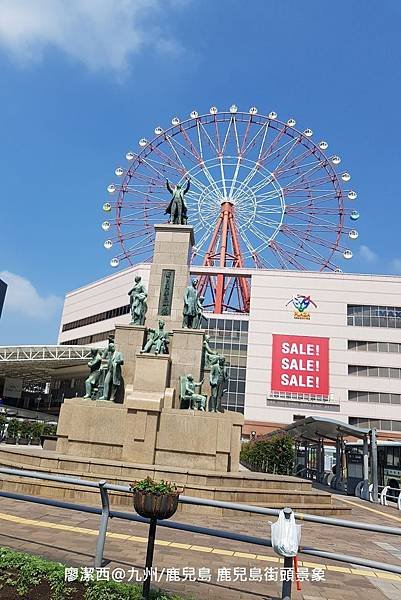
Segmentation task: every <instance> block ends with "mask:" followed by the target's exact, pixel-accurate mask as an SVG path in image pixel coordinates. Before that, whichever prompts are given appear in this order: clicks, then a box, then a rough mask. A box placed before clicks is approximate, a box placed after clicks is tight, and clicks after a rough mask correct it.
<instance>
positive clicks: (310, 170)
mask: <svg viewBox="0 0 401 600" xmlns="http://www.w3.org/2000/svg"><path fill="white" fill-rule="evenodd" d="M315 168H316V167H311V168H310V169H308V170H307V171H305V172H304V173H302V174H301V175H298V177H295V179H293V180H292V181H290V182H288V183H286V186H285V189H287V188H290V189H291V186H292V185H293V184H294V183H295V182H296V181H299V179H302V178H303V177H305V176H306V175H309V174H310V173H313V171H314V170H315ZM319 168H320V167H319ZM330 180H331V177H330V175H328V174H327V173H326V175H325V177H322V178H320V179H317V180H313V179H312V180H310V183H312V182H316V183H317V182H326V181H330Z"/></svg>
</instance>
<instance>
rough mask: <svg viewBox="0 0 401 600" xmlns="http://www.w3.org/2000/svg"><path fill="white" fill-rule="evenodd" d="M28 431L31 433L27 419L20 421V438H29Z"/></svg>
mask: <svg viewBox="0 0 401 600" xmlns="http://www.w3.org/2000/svg"><path fill="white" fill-rule="evenodd" d="M30 433H31V424H30V423H29V421H20V430H19V436H20V439H23V440H29V436H30Z"/></svg>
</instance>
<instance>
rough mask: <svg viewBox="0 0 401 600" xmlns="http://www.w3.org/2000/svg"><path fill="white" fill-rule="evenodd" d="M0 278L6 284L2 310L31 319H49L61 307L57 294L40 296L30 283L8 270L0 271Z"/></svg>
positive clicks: (60, 300)
mask: <svg viewBox="0 0 401 600" xmlns="http://www.w3.org/2000/svg"><path fill="white" fill-rule="evenodd" d="M0 279H3V281H5V282H6V283H7V285H8V288H7V293H6V299H5V303H4V309H3V316H4V312H7V311H10V312H11V311H12V312H15V313H18V314H20V315H23V316H25V317H29V318H33V319H43V320H46V319H50V318H51V317H53V316H54V314H55V313H57V311H58V310H59V309H60V308H61V305H62V302H63V301H62V299H61V298H59V297H58V296H54V295H52V294H51V295H50V296H41V295H40V294H39V292H38V291H37V290H36V289H35V287H34V286H33V285H32V283H31V282H30V281H29V280H28V279H25V277H21V276H20V275H16V274H15V273H10V272H9V271H0Z"/></svg>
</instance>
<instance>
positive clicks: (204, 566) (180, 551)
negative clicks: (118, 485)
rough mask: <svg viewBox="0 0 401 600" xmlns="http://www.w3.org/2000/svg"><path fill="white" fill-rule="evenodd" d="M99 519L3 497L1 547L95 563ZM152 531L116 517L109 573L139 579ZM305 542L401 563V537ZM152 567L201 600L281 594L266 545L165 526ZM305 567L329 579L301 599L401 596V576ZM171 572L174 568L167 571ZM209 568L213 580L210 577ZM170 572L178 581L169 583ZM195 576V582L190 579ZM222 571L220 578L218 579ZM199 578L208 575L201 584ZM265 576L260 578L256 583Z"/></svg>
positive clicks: (238, 526)
mask: <svg viewBox="0 0 401 600" xmlns="http://www.w3.org/2000/svg"><path fill="white" fill-rule="evenodd" d="M340 498H341V497H339V499H340ZM342 501H343V502H348V503H351V504H349V506H352V513H351V514H350V516H349V517H348V518H349V519H352V520H361V521H362V520H363V521H368V522H371V523H380V524H385V525H389V526H395V527H401V515H400V513H398V512H397V510H395V509H394V508H392V507H381V506H376V505H372V504H368V503H363V502H361V501H359V500H356V499H355V498H343V499H342ZM399 515H400V516H399ZM174 520H175V521H181V522H186V523H191V524H197V525H203V526H205V527H215V528H218V529H227V530H232V531H236V532H239V533H245V534H249V535H255V536H260V537H262V536H266V537H269V536H270V531H269V522H268V518H265V517H263V518H259V517H252V518H249V517H243V518H242V519H241V518H238V517H235V518H230V517H223V518H217V517H210V516H206V515H199V514H196V513H195V514H188V513H186V514H178V515H175V516H174ZM98 521H99V517H97V516H94V515H88V514H85V513H80V512H75V511H67V510H62V509H56V508H52V507H47V506H40V505H33V504H27V503H24V502H20V501H14V500H9V499H4V498H0V546H7V547H10V548H13V549H18V550H23V551H26V552H31V553H35V554H39V555H41V556H44V557H47V558H50V559H53V560H57V561H61V562H64V563H66V564H67V565H68V566H70V567H91V566H93V555H94V551H95V546H96V535H97V524H98ZM147 529H148V528H147V525H146V524H142V523H129V522H127V521H121V520H117V519H112V520H111V521H110V526H109V534H108V538H107V542H106V548H105V559H106V560H107V561H109V562H108V564H107V567H108V568H109V569H110V571H113V570H114V569H116V568H122V569H124V570H125V571H126V573H127V574H130V575H129V576H131V577H136V571H135V569H137V570H138V572H140V571H141V570H142V569H143V566H144V561H145V552H146V541H147ZM301 543H302V545H304V546H313V547H315V548H319V549H322V550H330V551H334V552H342V553H344V554H348V555H353V556H360V557H364V558H368V559H372V560H376V561H382V562H385V563H392V564H397V565H398V564H399V565H400V567H401V540H400V539H399V538H398V537H397V536H391V535H381V534H371V533H369V532H363V531H355V530H351V529H345V528H339V527H331V526H322V525H319V524H312V523H303V525H302V541H301ZM154 564H155V566H156V567H157V568H158V570H159V573H160V572H161V571H162V570H163V569H165V571H164V574H163V577H162V580H161V582H160V584H159V586H160V587H162V588H164V589H167V590H170V591H176V592H179V593H180V594H182V595H183V596H189V597H193V598H195V599H196V600H197V599H200V598H201V599H202V600H206V599H207V600H209V599H210V600H212V599H213V600H214V599H219V600H233V599H238V600H248V599H249V600H250V599H251V598H255V599H258V598H259V599H260V600H263V599H277V598H280V587H281V584H280V583H278V582H275V581H265V578H266V576H265V573H269V575H267V577H271V578H273V579H274V575H275V569H276V568H277V567H279V566H280V565H279V563H278V559H277V557H276V556H275V555H274V553H273V551H272V550H271V549H269V548H267V547H266V548H265V547H263V546H255V545H251V544H243V543H239V542H233V541H231V540H224V539H220V538H213V537H210V536H204V535H198V534H190V533H187V532H182V531H173V530H170V529H166V528H162V527H159V528H158V531H157V545H156V548H155V560H154ZM300 567H301V569H302V568H303V569H308V571H309V576H310V577H311V576H312V573H315V574H316V578H317V579H319V578H320V577H319V573H320V576H321V574H322V573H323V576H324V580H323V581H304V582H302V591H300V592H298V591H296V590H295V589H294V591H293V596H292V597H293V598H295V599H299V600H301V599H302V600H323V599H326V600H339V599H341V600H357V599H358V600H360V598H361V597H363V598H364V599H366V600H367V599H369V600H387V599H391V600H398V599H400V600H401V576H398V575H393V574H390V573H385V572H382V571H376V570H374V571H371V570H367V569H366V570H364V569H361V568H359V567H356V566H355V565H346V564H344V563H338V562H333V561H327V560H323V559H314V558H311V557H307V556H306V555H302V554H301V555H300ZM167 569H171V570H170V571H168V572H167ZM174 569H175V570H174ZM191 569H194V571H191ZM208 569H210V573H209V575H210V579H211V580H210V581H207V579H208V578H209V576H208V571H207V570H208ZM322 570H323V571H322ZM304 572H306V571H304ZM134 573H135V575H134ZM167 573H168V575H169V579H173V581H166V575H167ZM194 573H195V576H196V578H197V580H196V581H191V579H192V578H193V576H194ZM219 574H220V576H219V578H220V581H217V579H218V575H219ZM199 576H200V579H206V580H203V581H199ZM260 577H262V581H258V580H257V579H258V578H260ZM174 579H178V581H174ZM222 579H228V580H226V581H223V580H222ZM250 579H254V580H253V581H252V580H250ZM293 585H294V587H295V584H293Z"/></svg>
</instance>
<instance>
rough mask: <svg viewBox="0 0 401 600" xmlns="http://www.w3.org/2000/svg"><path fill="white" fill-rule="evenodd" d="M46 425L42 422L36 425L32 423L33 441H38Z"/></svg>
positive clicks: (37, 422)
mask: <svg viewBox="0 0 401 600" xmlns="http://www.w3.org/2000/svg"><path fill="white" fill-rule="evenodd" d="M43 429H44V423H41V422H40V421H36V422H35V423H31V437H32V439H35V440H37V439H38V438H40V436H41V435H42V433H43Z"/></svg>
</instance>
